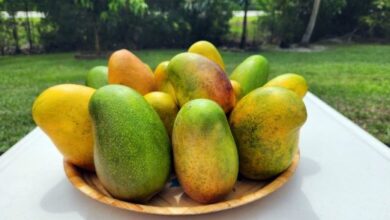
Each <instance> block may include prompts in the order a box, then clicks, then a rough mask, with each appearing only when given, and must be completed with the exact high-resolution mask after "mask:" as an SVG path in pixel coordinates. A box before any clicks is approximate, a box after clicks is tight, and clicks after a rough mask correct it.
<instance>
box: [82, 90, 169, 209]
mask: <svg viewBox="0 0 390 220" xmlns="http://www.w3.org/2000/svg"><path fill="white" fill-rule="evenodd" d="M89 111H90V115H91V118H92V124H93V128H94V129H93V131H94V132H93V133H94V138H95V148H94V162H95V168H96V174H97V176H98V178H99V180H100V181H101V183H102V184H103V186H104V188H105V189H107V191H108V192H109V193H110V194H111V195H112V196H114V197H115V198H118V199H122V200H129V201H135V202H146V201H148V200H149V199H150V198H151V197H152V196H153V195H155V194H156V193H158V192H159V191H160V190H161V189H162V188H163V187H164V184H165V183H166V181H167V179H168V177H169V174H170V166H171V158H170V157H171V156H170V155H171V147H170V142H169V137H168V134H167V131H166V129H165V127H164V124H163V122H162V121H161V119H160V117H159V116H158V114H157V113H156V112H155V110H154V109H153V108H152V106H150V105H149V104H148V103H147V102H146V100H145V99H144V98H143V96H141V95H140V94H139V93H138V92H136V91H135V90H133V89H131V88H129V87H126V86H122V85H108V86H104V87H101V88H100V89H98V90H96V92H95V93H94V94H93V96H92V98H91V100H90V103H89Z"/></svg>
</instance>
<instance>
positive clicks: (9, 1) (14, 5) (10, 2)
mask: <svg viewBox="0 0 390 220" xmlns="http://www.w3.org/2000/svg"><path fill="white" fill-rule="evenodd" d="M3 7H4V9H5V10H6V11H7V12H8V14H9V16H10V19H9V21H7V23H8V25H9V26H10V27H11V30H12V37H13V39H14V43H15V53H16V54H19V53H20V52H21V50H20V45H19V33H18V21H17V20H16V12H17V11H18V9H19V8H20V2H19V1H14V0H5V1H4V2H3Z"/></svg>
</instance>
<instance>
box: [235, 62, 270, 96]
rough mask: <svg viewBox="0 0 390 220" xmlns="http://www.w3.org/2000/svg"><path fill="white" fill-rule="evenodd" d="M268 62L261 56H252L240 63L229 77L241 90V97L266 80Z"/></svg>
mask: <svg viewBox="0 0 390 220" xmlns="http://www.w3.org/2000/svg"><path fill="white" fill-rule="evenodd" d="M268 74H269V64H268V60H267V59H266V58H265V57H263V56H261V55H252V56H250V57H248V58H246V59H245V60H244V61H243V62H242V63H240V64H239V65H238V66H237V67H236V68H235V69H234V70H233V72H232V74H231V75H230V79H232V80H235V81H237V82H238V83H239V84H240V85H241V88H242V94H241V95H242V96H245V95H246V94H248V93H249V92H250V91H252V90H254V89H257V88H259V87H261V86H262V85H264V84H265V83H266V82H267V80H268Z"/></svg>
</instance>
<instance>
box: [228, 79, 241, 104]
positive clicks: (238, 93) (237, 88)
mask: <svg viewBox="0 0 390 220" xmlns="http://www.w3.org/2000/svg"><path fill="white" fill-rule="evenodd" d="M230 83H231V84H232V87H233V90H234V94H235V95H236V101H237V102H238V101H239V100H240V99H241V98H242V88H241V85H240V83H238V82H237V81H235V80H230Z"/></svg>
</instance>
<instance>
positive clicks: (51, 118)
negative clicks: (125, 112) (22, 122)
mask: <svg viewBox="0 0 390 220" xmlns="http://www.w3.org/2000/svg"><path fill="white" fill-rule="evenodd" d="M94 92H95V89H93V88H90V87H87V86H82V85H74V84H61V85H56V86H53V87H50V88H48V89H46V90H45V91H43V92H42V93H41V94H40V95H39V96H38V97H37V99H36V100H35V102H34V104H33V107H32V116H33V119H34V121H35V123H36V124H37V125H38V127H40V128H41V129H42V130H43V131H44V132H45V133H46V134H47V135H48V136H49V138H50V139H51V141H52V142H53V143H54V145H55V146H56V147H57V149H58V150H59V151H60V152H61V154H62V155H63V156H64V159H65V160H66V161H68V162H71V163H72V164H74V165H76V166H79V167H82V168H84V169H88V170H94V164H93V145H94V142H93V136H92V123H91V119H90V118H89V114H88V103H89V100H90V98H91V96H92V94H93V93H94Z"/></svg>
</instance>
